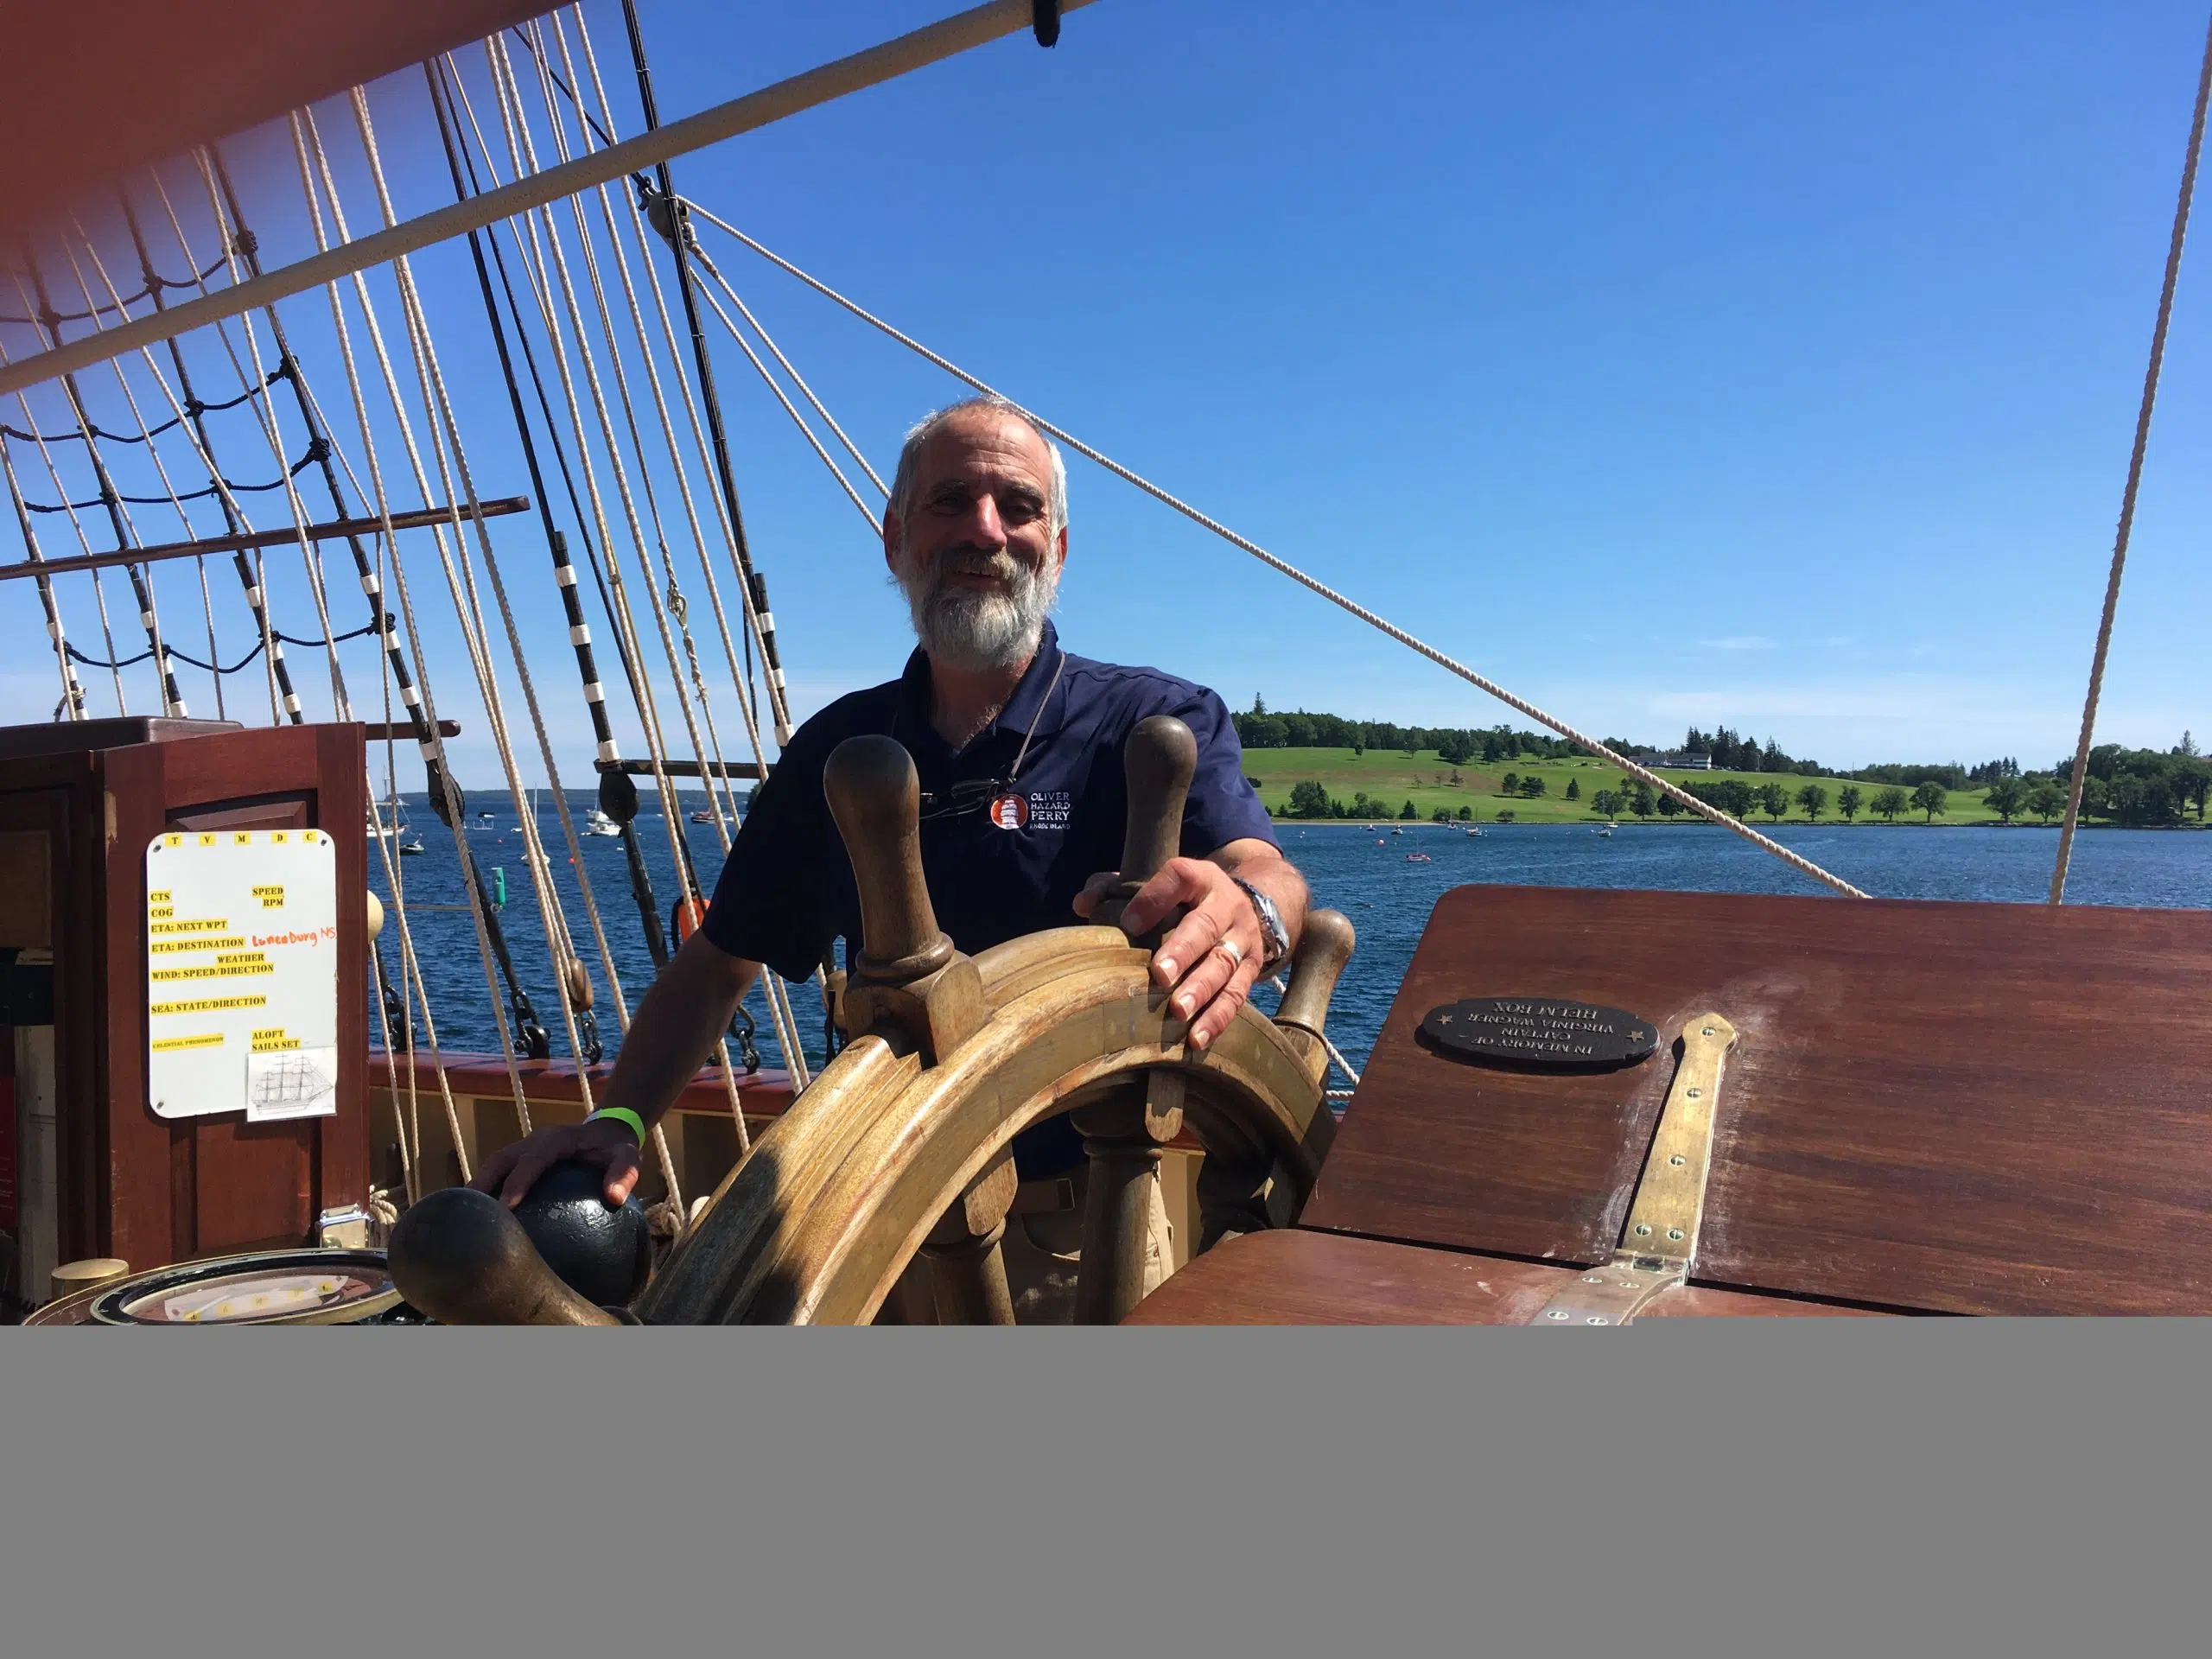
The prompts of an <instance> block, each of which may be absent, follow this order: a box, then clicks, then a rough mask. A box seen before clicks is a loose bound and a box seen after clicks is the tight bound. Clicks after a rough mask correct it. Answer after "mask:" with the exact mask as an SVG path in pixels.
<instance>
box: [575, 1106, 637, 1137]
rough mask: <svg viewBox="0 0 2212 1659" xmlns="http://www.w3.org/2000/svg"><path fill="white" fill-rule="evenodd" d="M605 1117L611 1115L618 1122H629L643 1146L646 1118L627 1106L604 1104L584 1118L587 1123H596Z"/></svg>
mask: <svg viewBox="0 0 2212 1659" xmlns="http://www.w3.org/2000/svg"><path fill="white" fill-rule="evenodd" d="M604 1117H611V1118H613V1120H614V1121H615V1122H617V1123H626V1124H628V1125H629V1126H630V1133H631V1134H632V1135H636V1136H637V1137H638V1144H639V1146H641V1147H642V1146H644V1145H645V1119H644V1118H642V1117H639V1116H638V1115H637V1114H636V1113H635V1112H633V1111H632V1110H631V1109H629V1108H628V1107H627V1106H602V1107H601V1108H600V1109H598V1110H597V1111H595V1112H594V1113H593V1114H592V1115H591V1116H589V1117H588V1118H586V1119H584V1122H587V1123H596V1122H599V1121H600V1120H601V1118H604Z"/></svg>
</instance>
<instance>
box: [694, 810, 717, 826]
mask: <svg viewBox="0 0 2212 1659" xmlns="http://www.w3.org/2000/svg"><path fill="white" fill-rule="evenodd" d="M714 821H715V815H714V814H713V813H711V812H709V811H708V810H706V809H705V808H704V807H702V808H700V809H699V810H697V811H696V812H694V813H693V814H692V815H691V822H692V823H713V822H714Z"/></svg>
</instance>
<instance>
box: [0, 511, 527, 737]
mask: <svg viewBox="0 0 2212 1659" xmlns="http://www.w3.org/2000/svg"><path fill="white" fill-rule="evenodd" d="M529 511H530V498H529V497H528V496H526V495H510V496H503V497H501V498H500V499H498V500H496V501H484V502H480V503H479V504H478V505H475V506H473V507H466V506H461V507H417V508H416V509H414V510H413V511H411V512H395V513H393V514H392V515H391V519H390V520H389V521H386V520H385V519H383V518H334V519H332V520H331V521H330V522H329V523H327V524H288V525H286V526H285V527H284V528H283V529H282V530H247V531H238V532H236V533H235V534H232V535H229V536H209V537H206V538H205V539H203V540H200V541H197V542H163V543H160V544H159V545H157V546H154V547H122V548H118V549H117V550H115V551H114V552H112V553H85V554H79V555H78V556H76V557H74V558H67V559H17V560H16V561H14V562H13V563H8V564H0V582H5V581H7V580H8V579H9V578H10V577H11V576H67V575H74V574H76V573H77V572H78V571H80V570H108V569H113V568H114V567H115V566H117V565H119V564H155V563H159V562H160V561H162V560H163V559H189V558H194V557H197V556H200V555H201V554H205V553H236V552H239V551H242V550H245V549H247V548H251V547H282V546H283V545H284V544H285V543H288V542H296V541H298V540H299V539H300V537H302V536H304V537H307V538H308V540H309V541H311V542H334V541H340V540H342V539H344V538H345V537H348V536H374V535H376V534H377V533H378V531H382V530H383V529H384V527H385V524H386V523H387V522H389V523H390V524H391V528H392V529H394V530H427V529H429V527H430V526H432V525H434V524H451V523H453V521H454V519H456V518H505V517H506V516H507V515H508V514H509V513H511V512H529ZM410 729H411V728H410Z"/></svg>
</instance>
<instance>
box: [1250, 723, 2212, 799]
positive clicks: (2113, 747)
mask: <svg viewBox="0 0 2212 1659" xmlns="http://www.w3.org/2000/svg"><path fill="white" fill-rule="evenodd" d="M1230 718H1231V719H1232V720H1233V721H1235V722H1236V735H1237V739H1238V741H1240V742H1242V743H1243V746H1244V747H1246V748H1248V749H1285V748H1288V749H1309V748H1332V749H1350V750H1351V752H1352V753H1354V754H1364V753H1366V752H1367V751H1368V750H1370V749H1374V750H1376V751H1377V752H1384V753H1387V752H1392V751H1395V752H1399V753H1405V754H1408V755H1412V754H1418V753H1423V752H1425V751H1428V750H1433V751H1435V753H1436V755H1437V758H1438V759H1439V760H1442V761H1443V762H1444V763H1445V764H1446V766H1469V765H1473V764H1476V763H1478V762H1479V763H1481V764H1483V765H1486V766H1497V765H1499V764H1501V763H1503V762H1508V761H1514V760H1522V759H1524V758H1526V759H1529V760H1565V759H1568V758H1570V757H1573V756H1578V755H1587V754H1589V753H1591V751H1589V750H1587V749H1586V748H1584V747H1581V746H1580V744H1575V743H1570V742H1568V741H1567V740H1566V739H1565V738H1560V737H1549V736H1547V735H1545V734H1542V733H1541V732H1529V731H1516V730H1515V729H1513V728H1511V727H1510V726H1505V725H1497V726H1491V727H1479V728H1467V727H1438V726H1401V725H1398V724H1396V723H1395V722H1394V721H1372V720H1369V721H1361V720H1350V719H1347V718H1345V717H1344V716H1343V715H1328V714H1314V713H1312V712H1310V711H1308V710H1306V709H1298V710H1294V711H1293V712H1291V713H1288V714H1277V713H1270V712H1269V710H1268V706H1267V703H1266V701H1265V700H1264V699H1263V698H1261V697H1254V698H1253V699H1252V707H1251V709H1250V710H1249V712H1246V713H1243V714H1237V715H1231V716H1230ZM1605 744H1606V746H1607V747H1609V748H1611V749H1613V750H1615V751H1616V752H1617V753H1623V754H1638V753H1651V752H1654V751H1655V749H1656V746H1654V745H1650V744H1644V743H1638V742H1633V741H1630V740H1629V739H1627V738H1622V737H1608V738H1606V739H1605ZM1679 752H1680V753H1685V754H1702V755H1708V756H1710V757H1711V758H1712V760H1713V769H1714V770H1715V771H1721V772H1785V773H1793V774H1795V775H1796V776H1798V777H1803V778H1827V779H1840V780H1846V781H1847V783H1848V784H1852V785H1874V786H1875V787H1874V788H1873V790H1872V791H1871V792H1869V791H1865V790H1861V789H1859V788H1853V787H1845V788H1842V789H1840V790H1839V791H1837V793H1836V797H1835V803H1834V804H1835V809H1836V811H1837V813H1838V814H1839V815H1840V817H1843V818H1845V819H1846V820H1847V821H1848V820H1853V819H1855V818H1856V817H1857V816H1858V814H1859V811H1860V810H1865V811H1866V812H1868V813H1869V814H1871V815H1872V816H1874V817H1881V818H1884V819H1885V820H1890V821H1894V820H1895V819H1896V818H1897V817H1898V816H1900V815H1901V814H1904V813H1905V812H1907V811H1908V810H1910V811H1918V812H1921V813H1923V814H1924V815H1925V817H1926V818H1927V820H1928V821H1929V822H1930V823H1933V822H1934V821H1935V819H1936V817H1938V816H1940V815H1941V814H1942V812H1943V810H1945V807H1946V805H1947V804H1948V798H1949V796H1950V794H1952V793H1953V792H1959V793H1964V792H1966V791H1970V790H1974V789H1986V790H1987V791H1988V793H1987V795H1986V797H1985V799H1986V802H1987V804H1988V806H1989V808H1990V810H1992V811H1993V812H1995V813H1997V815H1998V816H1999V817H2001V818H2002V819H2003V820H2004V821H2005V823H2012V822H2013V821H2014V820H2015V819H2016V818H2021V817H2040V818H2042V819H2043V820H2044V822H2046V823H2048V822H2050V821H2051V820H2052V819H2055V818H2056V817H2058V816H2059V815H2060V814H2062V813H2063V812H2064V811H2065V810H2066V796H2067V792H2068V791H2069V789H2070V788H2071V787H2072V785H2073V780H2074V761H2073V757H2072V756H2070V755H2069V756H2064V757H2062V758H2061V759H2060V760H2058V761H2057V762H2056V763H2055V764H2054V765H2053V766H2050V768H2049V769H2048V770H2045V771H2028V770H2024V769H2023V768H2022V767H2021V765H2020V763H2019V760H2018V759H2017V758H2016V757H2013V756H2009V755H2007V756H2000V757H1999V758H1998V759H1995V760H1985V761H1983V762H1981V763H1980V765H1978V766H1966V765H1964V764H1963V763H1961V762H1959V761H1955V760H1954V761H1950V762H1948V763H1945V764H1941V765H1928V764H1906V763H1898V762H1885V763H1884V764H1882V765H1879V766H1860V767H1859V768H1857V769H1856V770H1853V771H1849V772H1836V771H1834V770H1832V769H1831V768H1829V767H1827V766H1821V764H1820V763H1819V762H1818V761H1816V760H1808V759H1807V758H1805V757H1804V756H1802V755H1792V754H1790V753H1789V752H1788V751H1787V750H1785V749H1783V747H1782V746H1781V745H1780V744H1778V743H1777V742H1776V741H1775V740H1774V739H1773V738H1771V737H1770V738H1768V739H1767V740H1766V741H1764V743H1761V742H1759V741H1756V740H1755V739H1753V738H1751V736H1749V735H1748V734H1743V733H1738V732H1736V731H1733V730H1732V729H1731V728H1728V727H1726V726H1719V727H1715V728H1713V730H1712V731H1710V732H1707V731H1701V730H1700V729H1699V728H1697V727H1694V726H1693V727H1691V728H1689V729H1688V732H1687V733H1685V734H1684V735H1683V739H1682V742H1681V748H1680V751H1679ZM1453 781H1454V782H1457V781H1458V780H1457V779H1454V780H1453ZM1503 784H1504V792H1505V793H1506V794H1508V795H1515V794H1523V793H1525V794H1527V795H1529V796H1531V797H1533V796H1535V795H1539V794H1541V793H1542V791H1543V790H1544V788H1545V785H1544V783H1543V780H1542V779H1539V778H1533V777H1528V778H1524V777H1521V776H1518V775H1516V774H1512V773H1509V774H1507V776H1506V777H1505V779H1503ZM1300 787H1304V785H1301V786H1300ZM1683 787H1684V788H1685V789H1686V790H1688V792H1689V793H1691V794H1693V795H1694V796H1696V797H1697V798H1699V799H1700V800H1703V801H1707V802H1709V803H1710V804H1713V805H1715V806H1719V807H1720V808H1721V809H1722V810H1724V811H1727V812H1731V813H1732V814H1734V815H1735V816H1736V817H1743V816H1744V815H1745V813H1748V812H1752V811H1761V810H1763V811H1765V812H1767V813H1768V815H1769V816H1770V817H1773V818H1776V819H1777V820H1778V819H1780V818H1781V817H1784V816H1786V815H1787V814H1788V812H1789V810H1790V809H1791V808H1792V807H1796V809H1798V810H1802V811H1805V812H1806V813H1807V815H1808V817H1811V818H1814V819H1817V818H1818V817H1820V816H1821V813H1823V812H1825V811H1826V810H1827V804H1828V803H1827V791H1826V790H1825V789H1824V788H1817V787H1816V788H1815V791H1814V792H1815V794H1817V795H1819V796H1820V798H1821V799H1820V802H1819V804H1818V805H1817V806H1808V804H1807V802H1806V801H1805V799H1804V797H1805V795H1806V793H1807V791H1806V790H1804V789H1802V788H1801V789H1799V790H1798V791H1796V793H1795V794H1792V793H1790V792H1789V791H1787V790H1785V789H1783V786H1782V785H1765V786H1764V787H1762V786H1757V785H1751V784H1747V783H1744V782H1743V781H1742V780H1740V779H1694V780H1688V781H1686V782H1685V783H1684V785H1683ZM1312 788H1313V791H1315V793H1314V794H1313V796H1310V797H1309V798H1307V799H1306V805H1307V806H1308V807H1313V806H1314V805H1316V804H1317V803H1318V804H1319V808H1320V810H1313V811H1300V810H1298V808H1297V805H1296V804H1294V805H1293V809H1292V811H1291V814H1290V816H1292V817H1355V818H1359V817H1376V818H1381V817H1400V816H1402V815H1403V811H1404V809H1400V810H1399V811H1396V812H1393V811H1391V810H1389V808H1388V807H1387V806H1386V805H1385V804H1384V803H1383V802H1381V801H1379V800H1377V801H1370V800H1368V799H1367V798H1366V797H1365V796H1364V795H1361V796H1360V797H1359V798H1357V800H1355V801H1354V802H1353V803H1352V804H1351V806H1349V807H1346V806H1345V805H1344V804H1343V803H1342V802H1334V803H1332V802H1331V801H1330V800H1329V798H1328V795H1327V793H1326V791H1323V790H1322V789H1321V786H1320V785H1319V784H1315V785H1312ZM1569 789H1570V793H1569V795H1568V797H1567V798H1568V799H1570V800H1572V799H1575V798H1577V797H1578V796H1579V794H1580V789H1579V786H1577V785H1573V783H1571V782H1570V785H1569ZM1639 793H1643V794H1649V795H1650V796H1651V797H1652V801H1651V804H1649V806H1648V807H1646V808H1644V809H1643V810H1641V811H1639V810H1638V809H1637V795H1638V794H1639ZM1609 796H1610V797H1611V806H1610V807H1608V806H1607V805H1605V804H1604V803H1605V800H1606V798H1608V797H1609ZM2208 796H2212V761H2208V760H2206V759H2205V757H2204V756H2203V755H2202V753H2200V752H2199V750H2198V748H2197V746H2196V741H2195V739H2194V738H2193V737H2192V735H2191V734H2190V733H2188V732H2183V734H2182V737H2181V741H2180V742H2179V743H2178V744H2177V745H2176V746H2175V747H2173V748H2171V749H2164V750H2161V749H2131V748H2128V747H2125V746H2123V745H2121V744H2118V743H2106V744H2101V745H2099V746H2098V747H2095V748H2094V749H2092V750H2090V751H2089V764H2088V780H2087V782H2086V783H2085V784H2084V785H2083V786H2082V812H2083V814H2084V815H2085V816H2087V817H2100V818H2107V819H2109V820H2111V821H2112V822H2113V823H2123V824H2133V825H2145V826H2156V825H2158V824H2168V823H2179V822H2180V821H2181V820H2182V819H2183V817H2185V816H2188V815H2190V814H2191V813H2193V814H2194V816H2195V817H2196V818H2197V819H2198V820H2199V821H2200V822H2202V821H2203V819H2204V817H2205V811H2206V802H2207V798H2208ZM1777 802H1778V804H1777ZM1931 803H1932V804H1931ZM1591 805H1592V808H1593V809H1595V810H1598V811H1600V812H1604V813H1605V814H1606V816H1608V817H1611V816H1614V815H1615V814H1617V813H1636V814H1637V816H1639V817H1650V816H1651V815H1652V814H1653V813H1655V812H1656V813H1658V814H1660V815H1662V816H1672V815H1673V814H1675V813H1680V812H1681V811H1683V810H1686V809H1685V808H1684V807H1683V806H1682V804H1681V803H1680V802H1679V801H1675V800H1672V799H1671V798H1669V797H1666V796H1662V795H1660V794H1659V793H1658V792H1657V791H1655V790H1652V789H1650V787H1649V785H1637V787H1636V789H1635V790H1634V791H1628V790H1624V791H1618V792H1616V791H1599V794H1598V795H1596V796H1594V797H1592V800H1591ZM1670 808H1671V812H1670V810H1669V809H1670Z"/></svg>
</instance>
